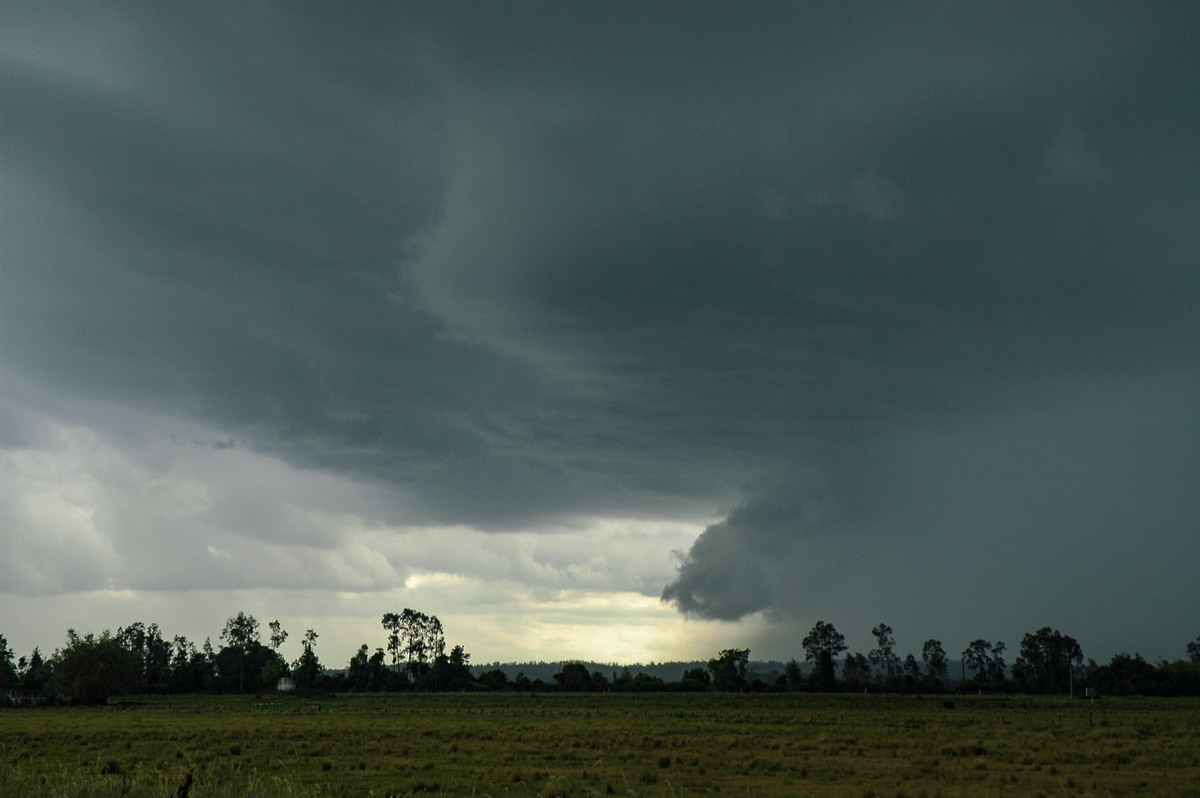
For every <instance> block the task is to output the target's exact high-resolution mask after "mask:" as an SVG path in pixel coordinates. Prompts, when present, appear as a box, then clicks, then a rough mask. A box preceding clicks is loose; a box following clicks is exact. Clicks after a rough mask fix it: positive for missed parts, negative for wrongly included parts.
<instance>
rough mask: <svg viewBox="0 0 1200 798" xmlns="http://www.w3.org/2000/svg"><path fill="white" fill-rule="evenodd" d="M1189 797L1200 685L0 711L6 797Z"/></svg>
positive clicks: (1197, 779) (229, 700)
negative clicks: (1166, 691)
mask: <svg viewBox="0 0 1200 798" xmlns="http://www.w3.org/2000/svg"><path fill="white" fill-rule="evenodd" d="M188 773H192V774H193V776H194V784H193V788H192V791H191V798H210V797H213V796H244V795H257V796H268V797H270V796H310V795H312V796H410V795H432V794H438V795H456V796H457V795H474V796H493V797H496V798H498V796H547V797H548V796H598V795H621V796H682V795H721V794H726V795H757V796H804V795H813V796H827V795H828V796H855V797H856V798H860V797H862V796H887V797H888V798H893V797H897V796H909V797H910V798H915V797H916V796H944V798H949V797H950V796H964V797H965V796H1000V795H1006V796H1013V795H1030V796H1038V795H1044V796H1071V795H1080V796H1085V795H1115V796H1120V795H1128V796H1145V795H1173V796H1175V795H1177V796H1200V701H1198V700H1195V699H1170V700H1154V699H1105V700H1104V701H1101V702H1097V703H1095V704H1092V703H1088V702H1083V701H1069V700H1064V699H1027V698H1017V699H1006V698H1002V697H980V698H970V699H965V700H964V699H962V698H959V699H958V700H957V702H956V705H955V707H954V708H952V709H951V708H947V707H945V706H944V705H943V700H942V699H941V698H935V697H923V698H922V697H912V696H907V697H892V696H887V697H885V696H860V695H854V696H815V695H796V694H791V695H753V694H750V695H716V694H699V695H673V694H648V695H626V694H602V695H597V694H591V695H588V694H583V695H558V694H537V695H533V696H530V695H513V694H483V695H444V694H442V695H383V696H377V695H370V696H341V697H337V698H320V699H306V698H303V697H297V696H287V697H279V698H275V699H271V700H266V701H257V700H255V699H253V698H251V697H204V696H187V697H178V698H166V699H145V700H140V701H137V702H134V703H132V704H128V705H122V706H110V707H107V708H97V709H39V710H5V711H0V795H5V796H7V795H37V796H48V797H50V798H58V797H59V796H63V797H65V796H72V797H74V796H79V797H80V798H83V797H84V796H126V795H127V796H132V797H133V798H138V797H139V796H156V797H159V798H169V796H171V795H172V794H173V793H174V790H175V788H176V787H177V786H178V785H179V784H180V783H181V782H182V781H183V779H184V778H185V776H186V775H187V774H188Z"/></svg>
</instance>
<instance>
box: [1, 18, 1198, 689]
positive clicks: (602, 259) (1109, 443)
mask: <svg viewBox="0 0 1200 798" xmlns="http://www.w3.org/2000/svg"><path fill="white" fill-rule="evenodd" d="M0 37H2V39H0V102H2V104H3V108H2V113H3V122H2V127H0V137H2V142H0V143H2V146H0V169H2V174H0V201H2V214H3V216H2V220H0V225H2V226H0V607H2V612H0V633H3V634H6V635H7V636H8V638H9V642H10V644H12V646H13V647H14V648H15V649H16V650H17V652H18V653H20V654H25V653H28V651H30V650H31V649H32V648H33V647H34V646H35V645H38V646H41V647H43V649H52V648H54V647H55V646H57V645H60V644H61V642H62V641H63V640H64V639H65V630H66V629H67V627H75V628H77V629H80V630H84V631H100V630H101V629H104V628H112V629H115V628H116V627H118V626H121V625H125V624H128V623H129V622H131V621H134V620H141V621H144V622H147V623H149V622H157V623H159V624H160V626H162V628H163V630H164V632H165V633H167V634H168V635H172V634H185V635H187V636H189V637H191V638H193V639H195V640H197V641H198V642H199V641H202V640H203V639H204V637H205V636H210V635H211V636H212V637H213V638H214V642H215V638H216V637H217V635H218V634H219V632H220V630H221V628H222V626H223V625H224V621H225V619H226V618H227V617H229V616H231V615H233V614H235V613H236V612H237V611H239V610H245V611H247V612H250V613H252V614H254V615H255V616H256V617H258V618H259V619H260V620H261V621H263V622H264V623H265V622H266V620H268V619H272V618H280V619H281V620H283V621H284V626H285V628H290V629H291V630H292V631H293V640H298V639H299V637H300V634H299V633H300V632H302V631H303V629H304V628H309V627H311V628H313V629H315V630H316V631H317V632H318V633H319V634H320V635H321V638H320V643H319V644H318V654H319V655H320V656H321V657H322V659H323V660H324V661H325V663H326V664H327V665H333V666H337V665H342V664H344V663H345V662H346V661H347V660H348V659H349V657H350V655H351V654H352V653H353V651H354V650H355V649H356V648H357V647H358V645H359V644H360V643H364V642H365V643H368V644H369V645H371V646H372V647H374V646H379V645H383V643H384V633H383V630H382V629H381V627H380V625H379V618H380V616H381V615H382V613H383V612H385V611H398V610H400V609H402V608H403V607H406V606H409V607H414V608H416V609H420V610H422V611H425V612H429V613H433V614H437V615H438V616H439V617H440V618H442V620H443V622H444V624H445V625H446V629H447V637H448V639H449V640H450V641H451V642H454V643H461V644H463V645H464V646H465V647H466V649H467V650H468V652H470V653H471V654H472V655H473V658H474V661H476V662H487V661H493V660H517V659H565V658H594V659H600V660H605V661H619V662H638V661H643V662H644V661H648V660H660V661H661V660H666V659H691V658H707V657H709V656H712V655H713V654H715V653H716V651H717V650H719V649H720V648H725V647H731V646H748V647H750V648H751V649H752V655H753V656H754V658H756V659H757V658H763V659H765V658H777V659H788V658H791V657H802V650H801V647H800V644H799V641H800V638H801V637H802V636H803V634H804V633H805V632H806V631H807V629H808V628H810V627H811V626H812V624H813V623H814V622H815V621H817V620H818V619H823V620H826V621H829V622H831V623H833V624H834V625H835V626H836V627H837V628H838V629H839V630H840V631H842V632H843V633H845V634H846V636H847V641H848V642H849V644H850V645H851V648H852V650H862V651H866V650H868V649H869V648H870V647H871V644H872V642H873V641H872V638H871V636H870V629H871V627H872V626H874V625H875V624H877V623H879V622H886V623H888V624H890V625H891V626H892V627H893V628H894V629H895V632H896V636H897V639H898V643H899V648H900V649H901V650H902V651H916V652H918V653H919V651H920V647H921V644H922V642H923V641H924V640H926V639H928V638H931V637H933V638H938V639H940V640H942V641H943V643H944V645H945V646H946V649H947V651H949V652H951V653H952V654H954V653H957V652H959V651H961V650H962V649H963V648H964V647H965V646H966V644H967V643H968V642H970V641H971V640H973V639H975V638H980V637H982V638H986V639H988V640H1003V641H1005V642H1006V643H1007V644H1008V646H1009V648H1010V650H1014V651H1015V649H1016V647H1017V645H1018V644H1019V642H1020V637H1021V635H1022V634H1023V633H1025V632H1029V631H1033V630H1035V629H1037V628H1040V627H1042V626H1047V625H1048V626H1052V627H1055V628H1058V629H1060V630H1061V631H1062V632H1064V633H1066V634H1070V635H1072V636H1074V637H1076V638H1077V639H1078V640H1079V641H1080V643H1081V644H1082V646H1083V649H1084V654H1085V656H1090V657H1094V658H1096V659H1098V660H1101V661H1105V660H1107V658H1108V657H1110V656H1112V655H1113V654H1115V653H1117V652H1119V651H1122V650H1128V651H1130V652H1132V651H1139V652H1141V653H1142V654H1143V655H1144V656H1146V657H1148V658H1152V659H1156V658H1159V657H1166V658H1177V657H1181V656H1183V653H1184V647H1185V645H1186V643H1187V642H1189V641H1191V640H1194V639H1195V638H1196V636H1197V634H1200V577H1198V576H1197V566H1198V564H1200V145H1198V142H1200V6H1197V4H1195V3H1192V2H1159V3H1059V2H1031V3H1022V2H1017V3H994V2H966V1H964V2H945V3H941V2H938V3H876V2H867V3H857V2H816V3H810V2H752V3H747V2H733V1H732V0H731V1H730V2H704V1H702V0H701V1H697V2H655V1H654V0H649V1H644V0H639V2H563V1H561V0H555V2H539V3H530V2H515V1H507V0H506V1H505V2H489V1H487V0H473V1H472V2H452V1H451V2H447V1H445V0H439V2H421V3H406V2H375V3H372V2H359V3H333V2H329V3H325V2H254V1H252V0H250V1H248V0H237V2H219V1H217V0H204V2H194V3H188V2H173V3H156V2H135V1H133V0H131V1H130V2H102V1H98V0H86V2H57V1H53V2H45V0H34V1H30V2H25V1H24V0H6V2H4V3H3V7H2V9H0ZM285 653H287V652H286V651H285ZM292 653H293V654H295V653H298V649H297V652H292Z"/></svg>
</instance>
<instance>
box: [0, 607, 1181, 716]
mask: <svg viewBox="0 0 1200 798" xmlns="http://www.w3.org/2000/svg"><path fill="white" fill-rule="evenodd" d="M381 626H382V628H383V631H384V639H383V642H384V645H380V646H376V647H375V648H374V649H373V650H372V648H371V647H370V646H369V645H368V644H367V643H363V644H362V645H361V646H360V647H359V649H358V650H357V651H356V652H355V654H354V655H353V656H352V657H351V658H350V661H349V663H348V664H347V666H346V667H345V668H341V669H336V670H333V669H327V668H325V667H324V666H323V665H322V663H321V661H320V659H319V657H318V656H317V651H316V646H317V640H318V637H319V636H318V635H317V633H316V632H315V631H313V630H312V629H307V630H305V632H304V635H303V637H302V639H301V654H300V656H299V658H297V659H296V660H295V661H293V662H290V663H289V662H288V661H287V660H286V659H284V657H283V656H282V655H281V654H280V653H279V649H280V647H281V646H282V645H283V643H284V642H285V641H286V640H287V639H288V637H289V633H288V632H287V631H286V630H284V629H283V627H282V625H281V624H280V622H279V621H277V620H276V621H271V622H269V623H268V624H267V637H266V640H265V642H264V640H263V637H262V632H261V630H260V624H259V621H258V620H257V619H256V618H254V616H252V615H249V614H247V613H245V612H238V613H237V615H235V616H232V617H230V618H229V619H228V620H227V621H226V623H225V627H224V629H223V630H222V632H221V634H220V637H219V642H220V645H219V646H218V647H214V645H213V644H212V641H211V638H207V639H205V641H204V643H203V644H202V645H200V646H199V647H197V646H196V645H195V644H194V643H192V641H190V640H188V639H187V638H186V637H182V636H178V635H177V636H174V637H172V638H171V639H170V641H168V640H167V638H166V637H165V636H164V634H163V632H162V630H161V629H160V628H159V627H158V625H157V624H153V623H152V624H145V623H142V622H140V621H139V622H134V623H131V624H130V625H129V626H125V627H121V628H118V629H117V631H116V632H115V633H112V632H110V631H108V630H105V631H104V632H102V633H100V634H92V633H89V634H84V635H80V634H78V633H77V632H76V631H75V630H74V629H69V630H67V642H66V644H65V645H64V646H63V647H61V648H59V649H56V650H55V651H54V652H53V653H52V654H50V655H49V656H45V655H43V654H42V653H41V652H40V650H39V649H37V648H35V649H34V650H33V652H32V653H31V654H30V655H29V656H21V657H19V658H18V657H16V656H15V654H14V652H13V651H12V650H11V649H10V648H9V646H8V642H7V640H6V639H5V637H4V636H3V635H0V701H2V702H3V703H8V704H13V703H22V702H29V701H35V700H36V701H68V702H72V703H85V704H96V703H105V702H107V701H108V700H109V699H110V698H112V697H114V696H121V695H145V694H165V693H263V692H267V691H274V690H278V689H281V688H284V689H297V690H302V691H327V692H402V691H429V692H438V691H464V690H516V691H531V692H532V691H538V690H546V691H563V692H585V691H628V692H653V691H680V692H703V691H719V692H736V691H744V690H754V691H764V692H765V691H810V692H836V691H847V692H887V693H900V692H912V693H916V692H926V693H929V692H933V693H937V692H946V691H948V690H950V689H951V688H952V687H953V689H954V690H956V691H957V692H985V691H988V692H1024V693H1034V694H1052V695H1053V694H1057V695H1072V694H1076V695H1078V694H1083V693H1084V691H1087V690H1089V689H1090V690H1092V691H1095V692H1097V693H1099V694H1102V695H1150V696H1175V695H1200V637H1197V638H1196V640H1195V641H1193V642H1191V643H1188V644H1187V646H1186V654H1187V658H1186V659H1179V660H1175V661H1171V662H1168V661H1162V662H1159V663H1157V664H1151V663H1149V662H1147V661H1146V660H1144V659H1143V658H1142V657H1141V656H1140V655H1139V654H1133V655H1130V654H1127V653H1122V654H1118V655H1116V656H1115V657H1113V658H1112V660H1111V661H1110V662H1108V663H1107V664H1105V665H1100V664H1097V663H1096V662H1095V661H1094V660H1087V661H1085V660H1084V657H1083V651H1082V649H1081V647H1080V645H1079V643H1078V641H1076V640H1075V639H1074V638H1072V637H1070V636H1069V635H1064V634H1062V633H1060V632H1059V631H1058V630H1056V629H1051V628H1050V627H1043V628H1041V629H1038V630H1037V631H1036V632H1030V633H1028V634H1026V635H1024V637H1023V638H1022V639H1021V643H1020V646H1019V648H1018V651H1017V656H1016V657H1015V658H1014V659H1013V661H1012V662H1011V663H1009V662H1007V661H1006V658H1005V656H1006V653H1007V651H1008V649H1007V647H1006V646H1005V644H1004V643H1003V642H1000V641H995V642H990V641H987V640H983V639H980V640H974V641H972V642H971V643H970V644H969V645H968V646H967V647H966V649H964V650H963V651H962V653H961V656H960V660H959V662H960V669H961V670H960V673H959V674H957V677H958V678H953V677H954V676H955V675H954V674H951V673H950V672H949V671H950V660H949V659H948V657H947V654H946V651H945V649H944V647H943V645H942V643H941V642H940V641H938V640H936V639H930V640H926V641H925V642H924V644H923V645H922V647H921V656H920V659H918V658H917V657H916V655H915V654H912V653H909V654H907V655H905V656H904V657H903V658H901V656H900V655H899V653H898V652H897V647H896V638H895V634H894V633H893V630H892V628H891V627H890V626H888V625H887V624H884V623H881V624H878V625H877V626H876V627H875V628H873V629H872V630H871V633H872V635H873V636H874V638H875V643H876V645H875V648H873V649H871V650H870V651H869V652H867V653H865V654H864V653H861V652H849V649H848V647H847V645H846V642H845V637H844V636H843V635H842V634H841V633H840V632H838V630H837V629H836V628H835V627H834V626H833V624H831V623H827V622H825V621H818V622H817V623H816V624H815V625H814V626H813V628H812V629H811V630H810V631H809V633H808V634H807V635H806V636H805V637H804V638H803V639H802V640H801V647H802V649H803V650H804V659H805V664H804V665H801V663H800V662H798V661H797V660H795V659H793V660H791V661H790V662H788V663H787V664H786V665H785V666H784V668H783V672H782V673H773V674H765V675H764V674H755V673H751V672H750V649H748V648H731V649H725V650H723V651H721V652H720V653H718V654H717V655H716V656H715V657H713V658H712V659H710V660H709V661H708V663H707V665H706V666H705V667H696V668H692V669H689V670H687V671H686V672H685V673H684V674H683V676H682V677H681V678H680V679H679V680H676V681H664V680H663V679H660V678H657V677H653V676H649V675H648V674H646V673H638V674H637V675H632V674H631V673H630V672H629V670H628V669H623V670H622V671H621V672H620V673H617V672H615V671H614V672H613V673H612V674H611V677H610V676H606V675H605V674H604V673H602V672H600V671H597V670H593V671H589V670H588V668H587V666H585V665H584V664H582V663H579V662H567V663H565V664H563V665H562V668H561V670H560V671H559V672H557V673H555V674H554V675H553V678H552V681H551V682H545V681H543V680H540V679H534V680H530V679H528V678H526V677H525V676H524V675H523V674H518V675H517V676H516V678H513V679H510V678H509V677H508V676H507V675H506V674H505V672H504V671H503V670H501V669H499V668H494V669H491V670H487V671H484V672H481V673H476V672H475V671H474V670H473V669H472V668H471V666H470V655H469V654H468V653H467V652H466V650H465V649H464V648H463V647H462V646H461V645H455V646H453V647H451V648H450V650H449V652H447V650H446V639H445V633H444V630H443V627H442V623H441V621H440V620H439V619H438V618H437V616H436V615H427V614H425V613H423V612H419V611H417V610H413V609H409V608H405V609H404V610H403V611H402V612H399V613H396V612H387V613H384V614H383V616H382V619H381ZM839 665H840V669H839Z"/></svg>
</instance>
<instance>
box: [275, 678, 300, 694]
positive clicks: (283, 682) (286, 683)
mask: <svg viewBox="0 0 1200 798" xmlns="http://www.w3.org/2000/svg"><path fill="white" fill-rule="evenodd" d="M275 689H276V690H278V691H279V692H281V693H286V692H288V691H289V690H295V689H296V680H295V679H293V678H292V677H291V676H281V677H279V681H278V682H277V683H276V684H275Z"/></svg>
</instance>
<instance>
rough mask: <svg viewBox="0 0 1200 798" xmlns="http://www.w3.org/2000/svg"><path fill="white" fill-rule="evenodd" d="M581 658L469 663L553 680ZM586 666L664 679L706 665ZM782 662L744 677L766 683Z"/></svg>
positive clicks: (478, 669)
mask: <svg viewBox="0 0 1200 798" xmlns="http://www.w3.org/2000/svg"><path fill="white" fill-rule="evenodd" d="M576 662H580V660H564V661H561V662H497V663H492V664H490V665H472V666H471V672H472V673H473V674H474V675H475V676H476V677H478V676H479V675H480V674H483V673H487V672H488V671H494V670H499V671H502V672H503V673H504V675H505V676H506V677H508V679H509V680H510V681H511V680H512V679H515V678H517V676H519V675H520V674H525V677H526V678H528V679H529V680H531V681H537V680H538V679H541V680H542V681H543V682H546V683H553V682H554V674H556V673H558V672H559V671H561V670H562V668H563V665H566V664H568V663H576ZM581 664H582V665H583V666H584V667H586V668H587V669H588V672H589V673H595V672H596V671H599V672H600V673H601V674H603V675H604V678H606V679H609V680H611V679H612V678H613V677H614V676H620V675H621V674H622V673H623V672H624V671H626V670H628V671H629V675H630V676H637V675H638V674H639V673H644V674H646V675H647V676H653V677H655V678H656V679H662V680H663V681H664V682H677V681H679V680H680V679H682V678H683V674H684V673H686V672H687V671H690V670H692V669H693V668H700V669H702V670H703V669H706V668H707V667H708V661H707V660H704V661H700V660H695V661H692V662H651V663H649V664H648V665H641V664H638V665H617V664H614V663H611V662H587V661H583V662H582V663H581ZM783 668H784V663H782V662H774V661H769V662H751V663H750V664H749V666H748V667H747V669H746V675H747V678H748V679H749V680H750V681H753V680H754V679H762V680H763V681H764V682H767V683H768V684H770V683H772V682H774V681H775V679H776V678H777V677H778V676H779V675H780V674H782V673H783ZM801 668H802V669H803V670H804V672H805V673H807V672H808V664H807V663H806V664H803V665H801Z"/></svg>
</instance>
